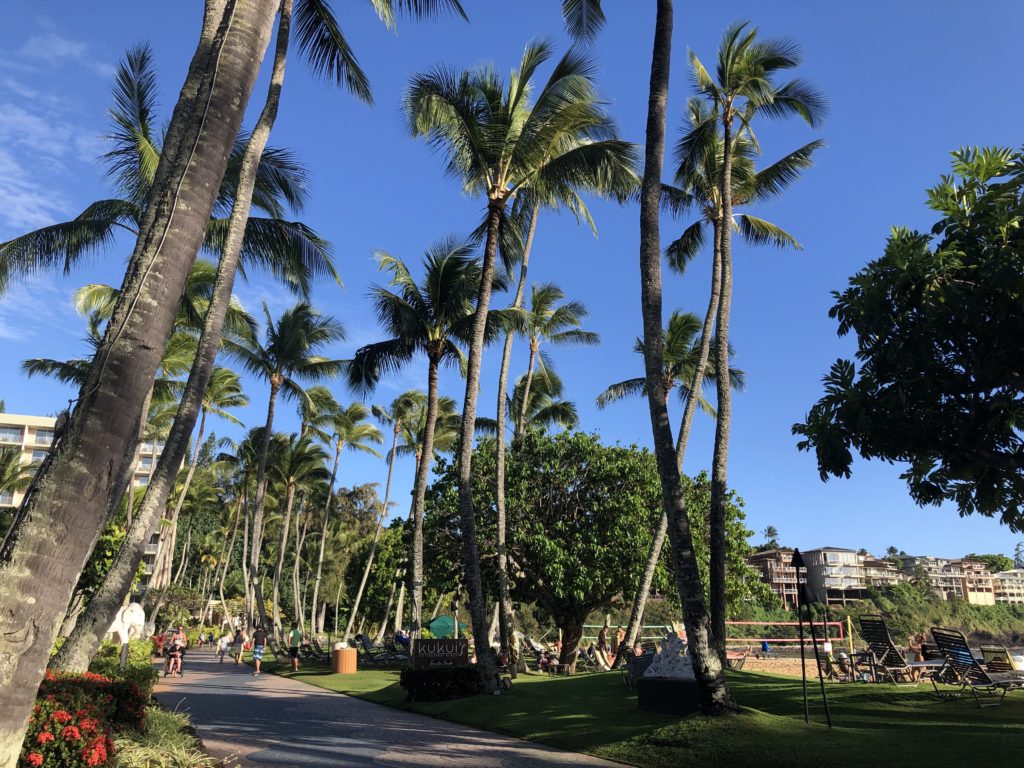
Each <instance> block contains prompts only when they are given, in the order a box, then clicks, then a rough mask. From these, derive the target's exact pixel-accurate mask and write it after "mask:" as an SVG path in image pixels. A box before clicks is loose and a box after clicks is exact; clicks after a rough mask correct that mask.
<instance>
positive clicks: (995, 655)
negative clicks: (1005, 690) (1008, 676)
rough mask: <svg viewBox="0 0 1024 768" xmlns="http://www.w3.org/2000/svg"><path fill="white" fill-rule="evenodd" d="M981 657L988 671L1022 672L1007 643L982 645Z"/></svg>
mask: <svg viewBox="0 0 1024 768" xmlns="http://www.w3.org/2000/svg"><path fill="white" fill-rule="evenodd" d="M981 658H982V659H983V660H984V663H985V669H986V670H987V671H988V672H1021V671H1024V670H1021V669H1020V667H1018V666H1017V662H1015V661H1014V660H1013V656H1011V655H1010V652H1009V651H1008V650H1006V646H1005V645H983V646H981Z"/></svg>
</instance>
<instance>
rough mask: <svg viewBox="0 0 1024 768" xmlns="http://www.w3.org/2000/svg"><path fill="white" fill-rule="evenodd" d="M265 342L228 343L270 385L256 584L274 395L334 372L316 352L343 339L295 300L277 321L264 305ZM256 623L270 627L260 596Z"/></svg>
mask: <svg viewBox="0 0 1024 768" xmlns="http://www.w3.org/2000/svg"><path fill="white" fill-rule="evenodd" d="M263 313H264V316H265V317H266V328H265V333H266V340H265V341H264V342H262V343H261V342H259V341H258V340H253V341H251V342H250V343H248V344H237V345H232V346H230V347H229V348H228V351H229V352H230V354H231V355H232V356H233V357H235V359H237V360H238V362H239V363H240V364H241V365H242V366H243V367H244V368H245V369H246V370H247V371H249V373H251V374H253V375H254V376H256V377H258V378H261V379H263V380H265V381H266V382H267V383H268V384H269V385H270V394H269V397H268V398H267V421H266V425H265V426H264V429H263V435H262V437H263V442H262V444H261V446H260V450H259V454H258V456H257V459H256V499H255V505H254V509H253V514H252V534H251V535H252V543H251V549H250V551H249V570H250V574H249V576H250V578H251V579H253V580H254V582H253V583H254V584H255V583H256V581H255V580H256V579H258V574H259V565H260V551H261V549H262V544H263V511H264V505H265V503H266V491H267V453H268V450H269V447H270V438H271V435H272V434H273V428H274V409H275V408H276V405H277V398H278V395H279V394H281V393H283V394H284V396H285V397H289V398H301V397H304V396H305V395H304V393H303V391H302V387H301V386H300V385H299V383H298V380H300V379H305V380H307V381H319V380H323V379H327V378H330V377H332V376H336V375H338V373H339V372H340V371H341V363H340V361H338V360H331V359H329V358H326V357H324V356H322V355H320V354H319V352H320V351H321V350H322V349H324V348H325V347H328V346H330V345H331V344H333V343H335V342H337V341H341V340H342V339H344V337H345V332H344V329H343V328H342V326H341V324H340V323H339V322H338V321H337V320H335V319H334V318H333V317H331V316H329V315H321V314H320V313H319V312H317V311H316V310H315V309H313V307H312V306H311V305H310V304H308V303H306V302H299V303H298V304H296V305H295V306H294V307H291V308H290V309H288V310H286V311H285V312H284V313H283V314H282V315H281V316H280V317H278V318H277V319H276V320H275V319H274V318H273V317H272V316H271V314H270V310H269V309H267V306H266V304H264V305H263ZM257 606H258V608H259V611H260V621H261V622H262V623H263V626H265V627H266V626H268V622H267V617H266V615H265V608H264V604H263V601H262V600H259V599H257Z"/></svg>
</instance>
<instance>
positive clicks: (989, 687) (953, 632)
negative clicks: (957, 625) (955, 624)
mask: <svg viewBox="0 0 1024 768" xmlns="http://www.w3.org/2000/svg"><path fill="white" fill-rule="evenodd" d="M932 637H933V638H935V644H936V645H937V646H938V647H939V650H940V651H942V655H943V656H945V658H946V663H945V666H943V667H942V669H941V670H939V672H937V673H936V674H935V675H933V676H932V685H933V686H934V687H935V692H936V693H937V694H939V695H940V696H941V695H943V694H944V693H945V692H944V691H943V690H942V689H940V688H939V683H943V684H945V685H952V686H956V687H957V688H959V691H958V693H963V692H964V691H965V690H968V689H969V690H970V691H971V693H972V694H974V700H975V701H976V702H977V704H978V706H979V707H993V706H997V705H999V704H1002V703H1003V699H1005V698H1006V694H1007V693H1008V692H1009V691H1016V690H1020V689H1022V688H1024V672H1018V671H1010V672H995V671H989V670H986V669H985V667H983V666H982V665H981V664H980V663H979V662H978V660H977V659H976V658H974V651H972V650H971V647H970V646H969V645H968V644H967V638H966V637H964V633H963V632H961V631H959V630H957V629H948V628H946V627H932ZM981 693H985V694H988V695H989V696H991V697H998V698H997V699H995V700H992V699H987V700H985V701H982V698H981V696H980V695H979V694H981Z"/></svg>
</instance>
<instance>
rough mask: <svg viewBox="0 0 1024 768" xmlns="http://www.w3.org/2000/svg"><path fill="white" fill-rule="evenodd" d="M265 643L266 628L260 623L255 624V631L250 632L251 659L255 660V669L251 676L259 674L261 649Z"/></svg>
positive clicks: (261, 659) (261, 656) (261, 657)
mask: <svg viewBox="0 0 1024 768" xmlns="http://www.w3.org/2000/svg"><path fill="white" fill-rule="evenodd" d="M266 645H267V630H265V629H264V628H263V625H262V624H257V625H256V631H255V632H253V633H252V660H253V661H254V662H256V669H255V670H253V673H252V674H253V676H256V675H258V674H260V665H261V664H262V663H263V649H264V648H265V647H266Z"/></svg>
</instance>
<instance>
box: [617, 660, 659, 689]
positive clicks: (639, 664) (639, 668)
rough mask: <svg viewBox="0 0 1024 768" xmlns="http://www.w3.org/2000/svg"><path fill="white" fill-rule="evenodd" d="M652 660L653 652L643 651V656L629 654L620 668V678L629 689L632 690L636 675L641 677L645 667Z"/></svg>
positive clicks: (649, 664) (645, 669)
mask: <svg viewBox="0 0 1024 768" xmlns="http://www.w3.org/2000/svg"><path fill="white" fill-rule="evenodd" d="M653 661H654V654H653V653H645V654H644V655H643V656H630V657H629V658H628V659H627V660H626V664H625V666H624V667H623V668H622V680H623V682H624V683H625V684H626V687H627V688H629V690H631V691H632V690H633V686H634V685H635V684H636V680H637V678H638V677H642V676H643V674H644V672H646V671H647V668H648V667H649V666H651V663H652V662H653Z"/></svg>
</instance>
